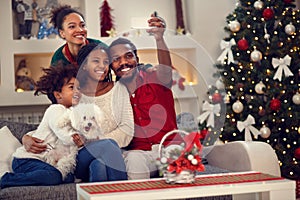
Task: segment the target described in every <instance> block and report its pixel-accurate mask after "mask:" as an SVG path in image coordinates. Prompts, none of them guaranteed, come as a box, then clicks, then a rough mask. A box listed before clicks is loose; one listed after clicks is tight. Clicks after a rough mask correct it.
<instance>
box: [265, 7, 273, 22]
mask: <svg viewBox="0 0 300 200" xmlns="http://www.w3.org/2000/svg"><path fill="white" fill-rule="evenodd" d="M263 17H264V18H265V20H270V19H272V18H273V17H274V11H273V10H272V9H271V8H266V9H264V11H263Z"/></svg>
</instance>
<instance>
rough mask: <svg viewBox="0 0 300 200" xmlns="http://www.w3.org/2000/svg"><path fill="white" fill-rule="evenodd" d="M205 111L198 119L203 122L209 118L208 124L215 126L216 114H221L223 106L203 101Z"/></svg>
mask: <svg viewBox="0 0 300 200" xmlns="http://www.w3.org/2000/svg"><path fill="white" fill-rule="evenodd" d="M202 110H203V111H205V112H204V113H202V114H201V115H200V116H199V117H198V118H197V119H198V121H199V122H200V123H203V122H204V120H206V119H207V126H211V127H214V126H215V118H214V115H217V114H220V110H221V106H220V104H209V103H208V102H207V101H205V102H204V103H203V108H202Z"/></svg>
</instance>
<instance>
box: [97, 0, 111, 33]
mask: <svg viewBox="0 0 300 200" xmlns="http://www.w3.org/2000/svg"><path fill="white" fill-rule="evenodd" d="M111 10H112V9H111V8H110V6H109V5H108V2H107V0H104V1H103V4H102V6H101V8H100V26H101V37H107V36H109V33H108V31H111V30H112V29H113V28H114V26H113V20H112V16H111V14H110V11H111Z"/></svg>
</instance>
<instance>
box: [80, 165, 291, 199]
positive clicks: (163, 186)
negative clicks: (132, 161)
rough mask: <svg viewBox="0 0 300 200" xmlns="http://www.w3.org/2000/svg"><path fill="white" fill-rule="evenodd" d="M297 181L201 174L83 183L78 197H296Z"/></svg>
mask: <svg viewBox="0 0 300 200" xmlns="http://www.w3.org/2000/svg"><path fill="white" fill-rule="evenodd" d="M295 188H296V184H295V181H292V180H288V179H284V178H282V177H276V176H272V175H269V174H264V173H260V172H255V171H249V172H238V173H222V174H211V175H198V176H196V179H195V182H194V183H191V184H168V183H166V182H165V179H164V178H155V179H143V180H134V181H133V180H131V181H114V182H99V183H81V184H77V185H76V190H77V199H78V200H83V199H89V200H97V199H99V200H100V199H101V200H105V199H114V200H115V199H122V200H123V199H130V200H134V199H139V200H140V199H184V198H195V197H209V196H221V195H232V196H233V200H267V199H269V200H295V199H296V197H295V196H296V193H295Z"/></svg>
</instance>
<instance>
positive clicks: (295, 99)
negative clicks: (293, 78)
mask: <svg viewBox="0 0 300 200" xmlns="http://www.w3.org/2000/svg"><path fill="white" fill-rule="evenodd" d="M292 100H293V103H294V104H296V105H300V94H299V93H298V92H297V93H296V94H294V96H293V98H292Z"/></svg>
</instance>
